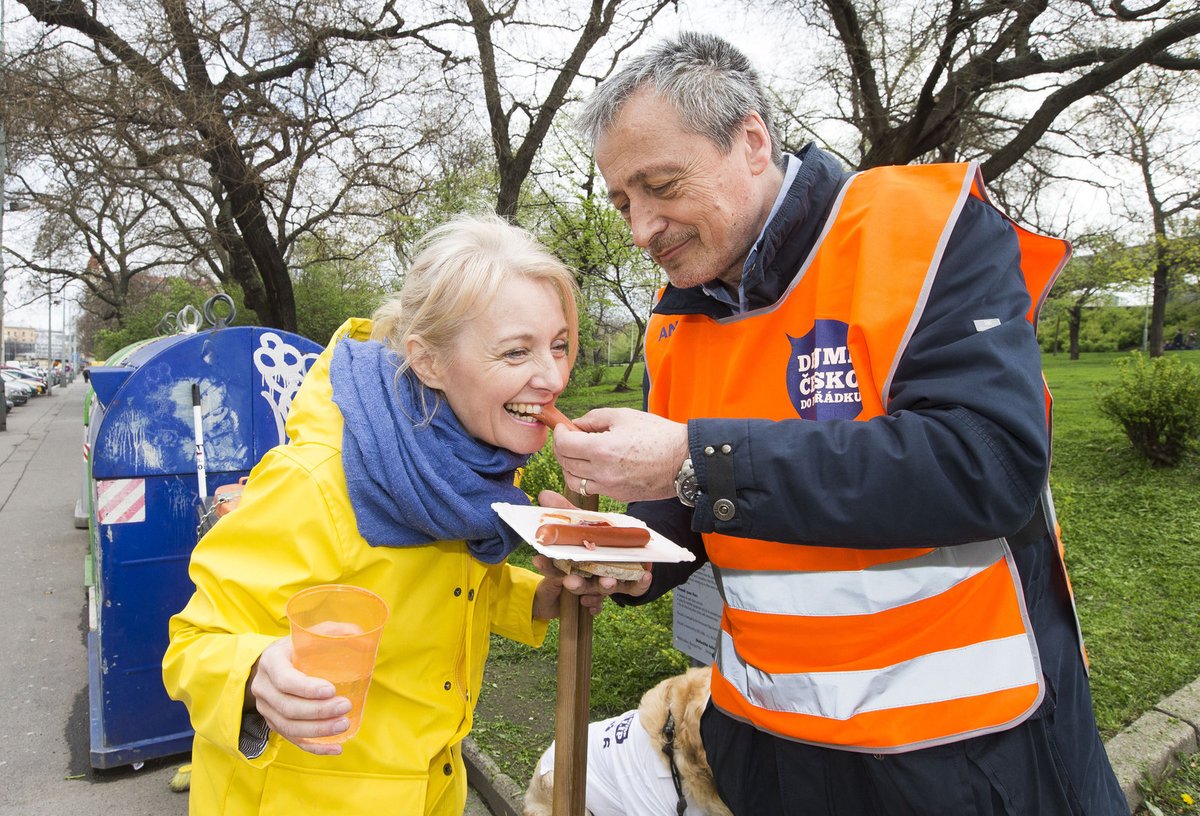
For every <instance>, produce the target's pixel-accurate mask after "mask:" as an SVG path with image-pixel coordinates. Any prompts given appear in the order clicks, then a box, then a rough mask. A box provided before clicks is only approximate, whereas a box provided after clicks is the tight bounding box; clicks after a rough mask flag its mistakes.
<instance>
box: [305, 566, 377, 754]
mask: <svg viewBox="0 0 1200 816" xmlns="http://www.w3.org/2000/svg"><path fill="white" fill-rule="evenodd" d="M287 617H288V622H289V624H290V625H291V629H292V664H293V665H294V666H295V667H296V668H297V669H299V670H300V671H302V672H304V673H305V674H307V675H310V676H312V677H321V678H323V679H325V680H328V681H329V682H331V683H333V687H334V689H335V691H336V693H337V695H338V696H339V697H345V698H346V699H347V700H349V701H350V713H349V714H347V715H346V716H347V717H348V718H349V719H350V727H349V728H347V729H346V730H345V731H343V732H342V733H340V734H335V735H333V736H331V737H314V738H311V739H309V740H308V741H309V742H321V743H337V742H345V741H346V740H348V739H350V738H351V737H353V736H354V735H355V734H357V733H358V727H359V726H360V725H361V724H362V714H363V704H364V703H365V702H366V699H367V689H368V688H369V687H370V685H371V673H372V671H374V669H375V653H376V651H377V650H378V648H379V637H380V635H382V634H383V625H384V624H385V623H387V619H388V606H387V604H386V603H385V602H384V600H383V598H380V597H379V596H378V595H376V594H375V593H374V592H368V591H367V590H365V589H361V588H359V587H355V586H347V585H344V584H323V585H321V586H315V587H309V588H308V589H303V590H301V591H299V592H297V593H296V594H295V595H293V596H292V597H291V599H290V600H289V601H288V603H287Z"/></svg>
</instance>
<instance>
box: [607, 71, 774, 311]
mask: <svg viewBox="0 0 1200 816" xmlns="http://www.w3.org/2000/svg"><path fill="white" fill-rule="evenodd" d="M770 151H771V145H770V140H769V138H768V137H767V135H766V130H765V128H764V127H763V126H762V121H761V120H760V119H759V118H758V117H757V116H755V115H751V116H747V117H746V119H745V120H744V122H743V125H742V126H741V127H740V128H739V129H738V131H737V132H736V133H735V134H734V140H733V147H732V149H731V150H730V151H729V152H728V153H723V152H722V151H721V149H720V147H718V146H717V145H715V144H713V143H712V142H711V141H709V140H708V139H707V138H705V137H703V136H700V135H697V134H695V133H692V132H690V131H687V130H685V129H684V127H683V125H682V123H681V122H680V120H679V116H678V114H677V113H676V112H675V108H674V106H672V105H671V103H670V102H668V101H666V100H664V99H662V98H661V97H659V96H658V95H656V94H654V93H653V92H651V91H649V90H645V89H643V90H640V91H637V92H636V93H635V94H634V95H633V96H631V97H630V98H629V100H628V101H627V102H626V103H625V104H624V106H622V108H621V109H620V111H619V112H618V113H617V116H616V118H615V119H614V121H613V123H612V125H610V126H609V128H608V129H607V130H606V131H605V132H604V135H603V136H602V137H601V138H600V140H599V141H598V142H597V144H596V164H597V165H598V166H599V168H600V173H601V174H602V175H603V176H604V181H605V183H606V184H607V186H608V196H609V200H610V201H612V203H613V206H615V207H616V208H617V209H618V210H620V212H621V214H622V215H623V216H624V218H625V221H626V223H628V224H629V228H630V230H632V232H633V241H634V243H635V244H637V245H638V246H639V247H641V248H643V249H645V250H647V251H648V252H649V253H650V256H651V257H652V258H653V259H654V261H655V263H657V264H658V265H659V266H661V267H662V268H663V270H664V271H666V273H667V277H668V278H669V279H670V280H671V283H673V284H674V285H675V286H678V287H683V288H686V287H690V286H696V285H698V284H701V283H709V282H711V281H713V280H715V279H717V278H720V279H721V280H723V281H724V282H725V283H728V284H730V285H734V286H736V284H737V282H738V281H739V280H740V279H741V275H742V265H743V264H744V263H745V259H746V256H747V255H748V254H749V252H750V247H751V245H752V244H753V243H754V241H755V239H756V238H757V237H758V234H759V232H760V231H761V230H762V226H763V223H764V222H765V221H766V217H767V214H768V213H769V212H770V209H771V205H772V203H774V198H775V193H776V192H777V190H769V189H768V188H767V187H766V186H764V184H763V173H764V172H765V171H766V170H767V169H768V168H769V167H770V166H771V165H770Z"/></svg>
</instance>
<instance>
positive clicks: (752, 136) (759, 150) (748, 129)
mask: <svg viewBox="0 0 1200 816" xmlns="http://www.w3.org/2000/svg"><path fill="white" fill-rule="evenodd" d="M742 138H743V139H744V140H745V150H746V162H747V164H748V165H749V166H750V169H751V171H752V172H753V173H754V175H756V176H757V175H759V174H760V173H762V172H763V171H765V170H767V169H769V168H770V167H771V166H772V162H771V134H770V132H769V131H768V130H767V124H766V122H764V121H763V120H762V117H761V116H759V115H758V113H757V112H755V111H750V113H748V114H746V118H745V119H743V120H742Z"/></svg>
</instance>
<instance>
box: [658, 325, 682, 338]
mask: <svg viewBox="0 0 1200 816" xmlns="http://www.w3.org/2000/svg"><path fill="white" fill-rule="evenodd" d="M678 325H679V321H678V320H673V321H671V322H670V323H668V324H667V325H665V326H663V327H662V329H660V330H659V332H658V342H660V343H661V342H662V341H663V340H666V339H667V338H668V337H670V336H671V335H672V334H674V333H675V327H676V326H678Z"/></svg>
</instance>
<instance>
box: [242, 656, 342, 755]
mask: <svg viewBox="0 0 1200 816" xmlns="http://www.w3.org/2000/svg"><path fill="white" fill-rule="evenodd" d="M334 695H335V693H334V688H333V683H330V682H329V681H328V680H325V679H323V678H320V677H311V676H309V675H307V674H304V673H303V672H301V671H299V670H298V669H297V668H296V667H295V666H293V665H292V639H291V638H290V637H285V638H280V639H279V640H277V641H275V642H274V643H272V644H270V645H269V646H267V648H265V649H263V653H262V654H261V655H259V657H258V660H257V661H256V662H255V664H254V668H252V669H251V670H250V678H249V680H247V682H246V708H247V709H249V708H250V707H252V706H253V707H255V708H257V709H258V713H259V714H261V715H262V716H263V719H265V720H266V721H267V725H269V726H270V727H271V730H272V731H274V732H275V733H277V734H279V735H280V736H282V737H283V738H284V739H286V740H287V741H288V742H291V743H295V744H296V745H298V746H299V747H300V748H303V749H304V750H305V751H308V752H309V753H311V754H319V755H324V756H337V755H338V754H340V753H341V752H342V746H341V745H339V744H336V743H334V744H325V743H319V742H308V741H307V740H309V739H312V738H313V737H330V736H333V735H334V734H340V733H342V732H343V731H345V730H346V729H347V728H349V727H350V720H349V719H347V718H346V714H348V713H349V711H350V701H349V700H347V699H346V698H345V697H337V696H334Z"/></svg>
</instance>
